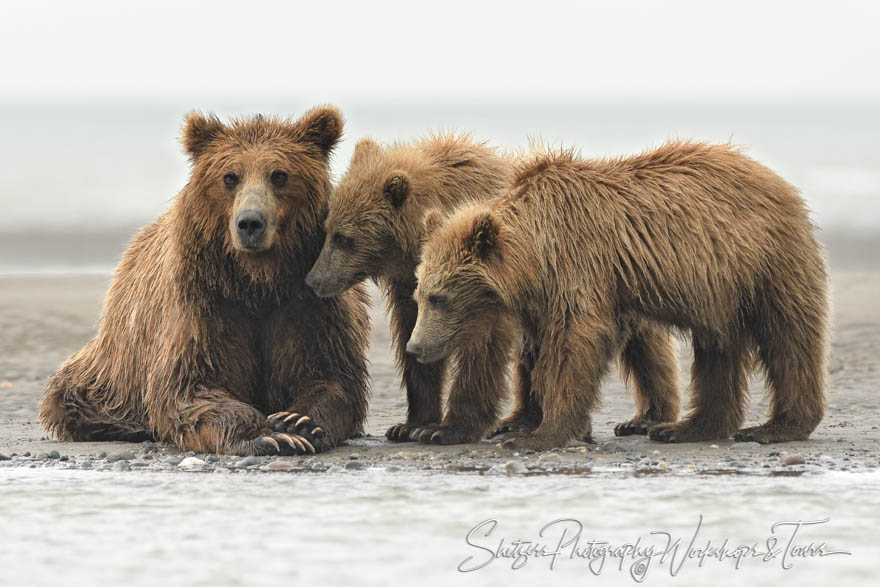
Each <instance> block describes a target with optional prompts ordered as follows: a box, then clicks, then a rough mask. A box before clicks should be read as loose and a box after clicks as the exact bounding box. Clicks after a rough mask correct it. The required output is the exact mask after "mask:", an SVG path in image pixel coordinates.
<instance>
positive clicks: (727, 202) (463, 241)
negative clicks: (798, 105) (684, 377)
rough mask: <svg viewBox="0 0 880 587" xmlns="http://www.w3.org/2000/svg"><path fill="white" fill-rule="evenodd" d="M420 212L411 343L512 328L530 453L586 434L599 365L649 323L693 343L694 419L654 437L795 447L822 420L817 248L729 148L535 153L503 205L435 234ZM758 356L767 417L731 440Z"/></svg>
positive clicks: (776, 190)
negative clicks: (585, 156) (512, 323)
mask: <svg viewBox="0 0 880 587" xmlns="http://www.w3.org/2000/svg"><path fill="white" fill-rule="evenodd" d="M432 216H433V215H429V216H428V217H427V220H428V222H427V224H428V228H427V230H428V232H429V240H428V242H427V243H426V245H425V248H424V250H423V254H422V262H421V264H420V265H419V267H418V269H417V272H416V275H417V277H418V280H419V287H418V289H417V290H416V292H415V297H416V299H417V300H418V305H419V315H418V320H417V323H416V327H415V329H414V330H413V334H412V340H411V343H412V344H413V345H415V346H417V347H418V348H419V349H421V352H422V354H423V356H425V357H429V358H430V359H439V358H442V357H443V356H445V355H446V354H447V353H449V352H450V351H451V350H453V349H455V348H456V347H458V346H460V345H462V344H468V342H469V341H468V340H467V337H468V336H469V333H468V332H467V331H464V330H462V329H461V328H460V326H459V325H461V324H464V323H467V322H468V321H469V320H470V319H471V318H472V317H478V318H479V320H481V321H485V320H487V319H490V320H491V319H497V320H501V319H503V318H504V317H510V318H513V319H515V320H516V322H517V323H518V324H519V326H520V327H521V329H522V332H523V337H524V344H523V348H522V351H521V354H522V356H523V357H524V358H523V359H521V360H520V366H519V371H520V374H519V377H520V378H521V379H526V380H527V385H528V386H529V388H530V392H531V394H532V396H533V398H534V402H535V403H536V404H537V405H538V406H540V412H541V420H540V422H534V423H533V424H534V427H533V428H532V429H531V430H529V431H515V432H512V433H510V435H509V438H507V439H506V440H505V442H507V443H508V444H510V445H512V446H520V447H529V448H533V449H536V450H540V449H547V448H550V447H554V446H564V445H565V444H567V443H568V442H569V441H570V440H571V439H573V438H576V437H577V436H578V435H580V434H581V433H582V432H583V427H584V422H585V421H586V418H587V416H588V415H589V413H590V412H591V410H593V408H594V407H595V406H596V404H597V401H598V398H599V382H600V380H601V378H602V376H603V374H604V373H605V372H606V370H607V368H608V364H609V360H610V358H612V357H613V356H614V355H615V354H616V353H618V352H620V350H621V349H626V348H627V345H629V344H631V341H632V333H633V332H638V331H639V330H641V329H644V328H646V327H647V328H652V329H653V328H657V327H658V325H659V326H663V327H668V328H673V329H676V330H678V331H689V332H690V334H691V336H692V338H693V347H694V363H693V372H692V384H691V385H692V388H691V407H692V410H691V412H690V414H689V415H688V417H687V418H685V419H683V420H681V421H678V422H667V423H662V424H657V425H654V426H652V427H651V428H650V430H649V432H648V434H649V436H650V438H652V439H655V440H659V441H665V442H685V441H699V440H709V439H717V438H726V437H729V436H730V435H731V434H734V435H735V438H736V439H737V440H748V441H757V442H761V443H767V442H780V441H788V440H803V439H806V438H807V437H808V436H809V434H810V433H811V432H812V431H813V430H814V429H815V427H816V426H817V424H818V423H819V421H820V420H821V419H822V415H823V411H824V405H825V400H824V380H825V369H826V367H825V365H826V348H827V333H828V300H827V291H826V272H825V265H824V261H823V256H822V252H821V249H820V246H819V245H818V243H817V242H816V239H815V237H814V235H813V229H814V227H813V225H812V224H811V222H810V220H809V218H808V215H807V210H806V208H805V205H804V202H803V201H802V200H801V198H800V197H799V195H798V193H797V191H796V190H795V188H794V187H792V186H791V185H789V184H788V183H786V182H785V181H784V180H782V179H781V178H780V177H779V176H778V175H776V174H775V173H773V172H772V171H770V170H769V169H767V168H766V167H764V166H762V165H760V164H759V163H757V162H755V161H754V160H752V159H750V158H748V157H746V156H745V155H743V154H742V153H741V152H740V151H739V150H738V149H736V148H733V147H731V146H729V145H708V144H704V143H693V142H687V141H684V142H670V143H667V144H665V145H664V146H662V147H660V148H659V149H656V150H653V151H649V152H646V153H644V154H641V155H638V156H633V157H622V158H616V159H598V160H581V159H579V158H577V157H576V156H575V155H573V154H572V153H571V152H554V153H541V154H536V155H535V156H534V157H533V158H531V159H530V160H528V161H526V162H523V163H522V164H520V165H519V166H518V169H517V172H516V175H515V178H514V180H513V182H512V183H511V186H510V187H509V189H508V190H506V191H505V193H504V194H502V195H501V196H499V197H498V198H496V199H493V200H491V201H489V202H483V203H479V204H472V205H469V206H466V207H464V208H463V209H460V210H458V211H457V212H456V213H455V214H454V215H453V216H452V217H451V218H450V219H448V220H447V221H445V222H444V223H443V224H442V226H437V221H436V220H435V219H432ZM493 317H494V318H493ZM625 352H626V351H625ZM753 355H754V356H756V357H757V359H758V360H759V361H760V362H761V364H762V366H763V368H764V370H765V372H766V375H767V383H768V386H769V388H770V391H771V393H772V399H771V404H770V418H769V420H768V421H767V422H766V423H764V424H762V425H760V426H756V427H753V428H746V429H743V430H739V432H737V430H738V429H739V427H740V426H741V425H742V423H743V418H744V412H745V405H746V401H747V387H746V376H747V373H748V370H749V367H750V366H751V364H752V357H753ZM634 373H638V367H636V370H635V372H634ZM651 389H652V388H650V387H649V388H647V389H646V390H645V391H647V392H650V390H651ZM660 389H662V387H661V388H660ZM652 401H654V399H653V398H650V397H648V398H644V402H645V403H647V404H650V403H651V402H652ZM662 403H663V400H662V399H661V400H660V404H662ZM643 405H644V404H643ZM639 418H640V414H637V415H636V420H638V419H639ZM631 431H632V430H631V429H629V428H627V427H624V428H623V429H621V428H618V432H619V433H629V432H631ZM636 431H640V430H636Z"/></svg>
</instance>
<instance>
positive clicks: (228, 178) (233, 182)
mask: <svg viewBox="0 0 880 587" xmlns="http://www.w3.org/2000/svg"><path fill="white" fill-rule="evenodd" d="M223 183H224V184H225V185H226V187H228V188H234V187H235V186H237V185H238V176H237V175H235V174H234V173H227V174H226V175H224V176H223Z"/></svg>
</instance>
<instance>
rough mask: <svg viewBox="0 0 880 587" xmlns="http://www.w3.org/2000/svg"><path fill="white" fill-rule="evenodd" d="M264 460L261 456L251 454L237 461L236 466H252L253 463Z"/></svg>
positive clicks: (256, 463) (241, 467)
mask: <svg viewBox="0 0 880 587" xmlns="http://www.w3.org/2000/svg"><path fill="white" fill-rule="evenodd" d="M262 462H263V459H261V458H260V457H255V456H249V457H245V458H243V459H241V460H240V461H238V462H236V463H235V467H236V468H238V469H243V468H244V467H251V466H253V465H259V464H260V463H262Z"/></svg>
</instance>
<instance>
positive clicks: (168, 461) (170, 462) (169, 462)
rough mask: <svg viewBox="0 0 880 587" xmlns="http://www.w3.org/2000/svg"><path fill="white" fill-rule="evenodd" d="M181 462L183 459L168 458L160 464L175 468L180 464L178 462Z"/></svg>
mask: <svg viewBox="0 0 880 587" xmlns="http://www.w3.org/2000/svg"><path fill="white" fill-rule="evenodd" d="M182 460H183V459H181V458H180V457H168V458H167V459H165V460H164V461H162V462H163V463H164V464H166V465H171V466H172V467H176V466H177V465H179V464H180V462H181V461H182Z"/></svg>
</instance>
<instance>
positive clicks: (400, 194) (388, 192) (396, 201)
mask: <svg viewBox="0 0 880 587" xmlns="http://www.w3.org/2000/svg"><path fill="white" fill-rule="evenodd" d="M383 191H384V192H385V197H386V198H388V201H389V202H391V205H392V206H394V207H395V208H399V207H400V205H401V204H403V202H404V200H406V196H407V195H408V194H409V178H407V176H406V175H405V174H404V173H402V172H396V173H394V174H392V175H391V177H389V178H388V179H387V180H385V187H384V188H383Z"/></svg>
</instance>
